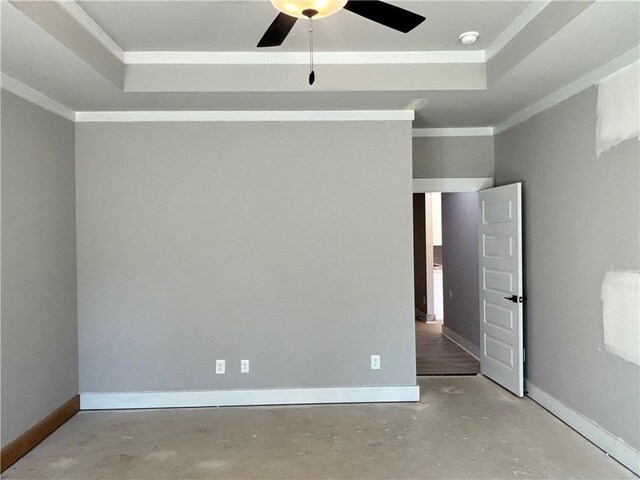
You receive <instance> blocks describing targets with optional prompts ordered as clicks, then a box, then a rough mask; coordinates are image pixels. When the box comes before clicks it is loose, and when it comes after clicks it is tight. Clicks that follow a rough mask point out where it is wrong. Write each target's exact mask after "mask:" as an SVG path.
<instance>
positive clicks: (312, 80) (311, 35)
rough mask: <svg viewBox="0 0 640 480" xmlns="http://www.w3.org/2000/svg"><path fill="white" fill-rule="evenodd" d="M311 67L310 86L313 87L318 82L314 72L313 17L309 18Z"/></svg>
mask: <svg viewBox="0 0 640 480" xmlns="http://www.w3.org/2000/svg"><path fill="white" fill-rule="evenodd" d="M309 66H310V69H311V72H310V73H309V85H313V82H315V81H316V74H315V72H314V71H313V17H312V16H310V17H309Z"/></svg>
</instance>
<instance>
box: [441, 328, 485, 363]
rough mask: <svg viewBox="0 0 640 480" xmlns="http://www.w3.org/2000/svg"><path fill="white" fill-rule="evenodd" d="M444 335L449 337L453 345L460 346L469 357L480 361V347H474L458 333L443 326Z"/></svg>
mask: <svg viewBox="0 0 640 480" xmlns="http://www.w3.org/2000/svg"><path fill="white" fill-rule="evenodd" d="M442 335H444V336H445V337H447V338H448V339H449V340H451V341H452V342H453V343H455V344H456V345H458V346H459V347H460V348H462V349H463V350H464V351H466V352H467V353H468V354H469V355H471V356H472V357H473V358H475V359H476V360H478V361H480V347H478V346H476V345H474V344H473V343H471V342H470V341H469V340H467V339H466V338H464V337H463V336H462V335H458V334H457V333H456V332H454V331H453V330H451V329H450V328H447V327H446V326H444V325H442Z"/></svg>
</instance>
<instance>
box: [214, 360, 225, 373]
mask: <svg viewBox="0 0 640 480" xmlns="http://www.w3.org/2000/svg"><path fill="white" fill-rule="evenodd" d="M224 370H225V362H224V360H216V375H224Z"/></svg>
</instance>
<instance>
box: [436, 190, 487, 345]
mask: <svg viewBox="0 0 640 480" xmlns="http://www.w3.org/2000/svg"><path fill="white" fill-rule="evenodd" d="M479 228H480V213H479V209H478V194H477V193H443V194H442V263H443V265H444V268H443V278H444V280H443V285H444V288H443V292H444V295H443V296H444V325H445V326H446V327H447V328H449V329H450V330H453V331H454V332H455V333H457V334H458V335H460V336H462V337H464V338H465V339H467V340H468V341H469V342H470V343H472V344H473V345H475V346H476V347H478V349H479V348H480V307H479V298H478V297H479V288H480V286H479V277H478V268H479V267H478V231H479Z"/></svg>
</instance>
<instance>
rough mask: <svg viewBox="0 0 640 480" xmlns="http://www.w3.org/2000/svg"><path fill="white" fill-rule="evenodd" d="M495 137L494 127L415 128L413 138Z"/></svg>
mask: <svg viewBox="0 0 640 480" xmlns="http://www.w3.org/2000/svg"><path fill="white" fill-rule="evenodd" d="M492 135H493V127H470V128H414V129H413V130H412V136H413V138H430V137H490V136H492Z"/></svg>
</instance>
